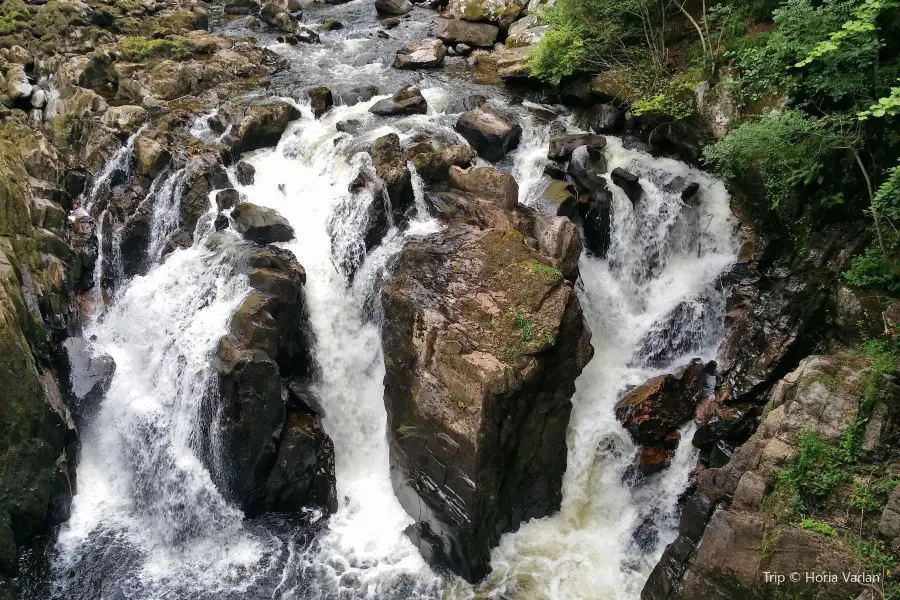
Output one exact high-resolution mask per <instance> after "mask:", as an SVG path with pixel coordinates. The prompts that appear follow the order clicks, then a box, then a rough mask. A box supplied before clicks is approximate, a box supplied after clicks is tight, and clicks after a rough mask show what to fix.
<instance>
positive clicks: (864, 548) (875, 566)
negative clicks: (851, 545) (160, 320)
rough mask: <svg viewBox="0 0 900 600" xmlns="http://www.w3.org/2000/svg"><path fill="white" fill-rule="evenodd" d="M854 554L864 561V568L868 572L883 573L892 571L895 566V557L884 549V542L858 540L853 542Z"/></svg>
mask: <svg viewBox="0 0 900 600" xmlns="http://www.w3.org/2000/svg"><path fill="white" fill-rule="evenodd" d="M855 550H856V554H857V555H858V556H859V557H860V558H862V559H863V560H864V561H865V563H866V570H868V571H869V572H870V573H884V572H885V571H892V570H894V569H895V568H896V566H897V559H896V558H894V557H893V556H892V555H890V554H888V553H887V552H885V551H884V544H883V543H880V542H866V541H858V542H856V544H855Z"/></svg>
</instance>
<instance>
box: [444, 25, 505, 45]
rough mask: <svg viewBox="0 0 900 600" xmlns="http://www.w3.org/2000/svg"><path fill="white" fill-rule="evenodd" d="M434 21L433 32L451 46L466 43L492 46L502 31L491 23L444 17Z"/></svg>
mask: <svg viewBox="0 0 900 600" xmlns="http://www.w3.org/2000/svg"><path fill="white" fill-rule="evenodd" d="M434 22H435V26H434V29H433V31H432V34H433V35H434V36H435V37H437V38H439V39H440V40H441V41H442V42H444V43H445V44H448V45H450V46H455V45H456V44H465V45H466V46H467V47H470V46H475V47H478V48H492V47H493V46H494V42H496V41H497V36H498V35H499V33H500V28H499V27H497V26H496V25H491V24H490V23H472V22H470V21H463V20H462V19H443V18H437V19H435V20H434Z"/></svg>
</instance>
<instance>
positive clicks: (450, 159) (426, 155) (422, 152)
mask: <svg viewBox="0 0 900 600" xmlns="http://www.w3.org/2000/svg"><path fill="white" fill-rule="evenodd" d="M438 146H439V144H435V143H434V142H432V141H424V142H419V143H418V144H415V145H414V146H411V147H410V148H408V149H407V151H406V154H407V157H408V158H409V160H410V161H411V162H412V163H413V166H414V167H415V168H416V172H417V173H418V174H419V176H420V177H422V179H423V181H428V182H434V181H446V180H447V178H448V177H449V174H450V167H453V166H456V167H462V168H465V167H468V166H469V165H470V164H471V163H472V161H473V160H474V159H475V151H474V150H472V149H471V148H469V147H468V146H463V145H460V144H451V145H449V146H444V147H442V148H441V147H438Z"/></svg>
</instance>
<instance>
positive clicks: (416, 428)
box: [382, 219, 592, 582]
mask: <svg viewBox="0 0 900 600" xmlns="http://www.w3.org/2000/svg"><path fill="white" fill-rule="evenodd" d="M562 221H566V220H565V219H562ZM566 222H567V221H566ZM568 225H569V226H570V227H572V230H575V228H574V226H572V225H571V223H569V224H568ZM575 233H576V239H577V231H576V232H575ZM547 260H548V259H547V258H546V257H544V256H543V255H542V254H540V253H539V252H537V251H535V250H532V249H531V248H529V246H527V245H526V244H525V243H524V239H523V237H522V235H521V234H519V233H518V232H514V231H505V230H499V229H487V230H479V229H476V228H473V227H471V226H467V225H456V226H452V227H451V228H450V229H448V230H445V231H444V232H443V234H442V235H441V236H427V237H422V238H411V239H410V240H409V241H408V242H407V244H406V245H405V247H404V249H403V250H402V251H401V252H400V255H399V256H398V258H397V264H396V266H395V269H394V272H393V274H392V277H391V279H390V281H389V282H388V283H387V285H385V286H384V288H383V289H384V292H383V294H382V301H383V304H384V313H385V315H386V321H385V324H384V327H383V329H382V344H383V347H384V360H385V367H386V374H385V406H386V408H387V415H388V435H389V439H390V456H391V466H392V468H391V475H392V477H391V478H392V482H393V485H394V490H395V492H396V494H397V497H398V499H399V500H400V503H401V505H403V507H404V508H405V509H406V510H407V512H409V513H410V515H412V517H413V519H414V521H415V523H414V524H413V525H412V526H411V527H410V528H409V529H408V530H407V534H408V535H409V536H410V538H411V539H412V540H413V542H414V543H415V544H416V545H417V547H418V548H419V551H420V552H421V553H422V556H423V557H424V558H425V559H426V560H427V561H428V562H429V563H432V564H439V565H442V566H445V567H447V568H449V569H450V570H452V571H453V572H455V573H457V574H459V575H460V576H462V577H463V578H465V579H467V580H468V581H473V582H474V581H478V580H480V579H482V578H483V577H484V576H485V575H486V574H487V572H488V571H489V569H490V566H489V562H490V550H491V548H492V547H493V546H495V545H496V544H497V542H498V541H499V539H500V535H501V534H502V533H504V532H506V531H512V530H515V529H517V528H518V526H519V524H520V523H522V522H523V521H525V520H528V519H531V518H539V517H542V516H545V515H547V514H550V513H552V512H554V511H556V510H558V508H559V504H560V500H561V484H562V474H563V473H564V472H565V462H566V443H565V431H566V428H567V424H568V418H569V412H570V410H571V403H570V401H569V399H570V397H571V395H572V393H573V392H574V381H575V378H576V377H577V376H578V373H580V372H581V369H582V368H583V367H584V365H585V364H587V362H588V360H589V359H590V356H591V354H592V350H591V346H590V332H589V331H588V329H587V326H586V325H585V323H584V318H583V316H582V313H581V309H580V306H579V304H578V300H577V298H576V297H575V295H574V293H573V292H572V288H571V284H570V283H569V282H568V281H566V280H565V279H564V278H562V277H553V276H549V275H547V274H545V273H543V272H541V271H539V270H533V269H531V268H530V267H529V266H528V265H532V264H538V263H540V264H545V265H546V264H547ZM501 297H502V298H503V299H504V300H503V301H502V305H501V304H498V305H497V306H493V303H495V302H500V301H499V300H498V299H499V298H501ZM473 298H483V299H484V300H481V301H479V302H480V303H479V302H470V301H466V299H473ZM504 307H506V308H504ZM513 307H515V308H513ZM516 311H518V312H519V313H521V314H527V315H528V317H527V318H529V319H530V323H531V324H532V327H533V336H531V337H530V340H526V339H524V338H523V337H522V334H521V332H520V331H519V330H518V329H517V328H516V327H515V325H514V323H513V322H512V321H510V320H509V319H514V316H512V317H510V316H506V317H504V316H503V315H515V314H516ZM489 315H495V316H494V317H490V316H489ZM549 331H556V332H557V333H556V335H555V341H554V343H553V344H551V343H550V342H549V341H548V340H549V338H548V337H547V336H546V335H545V332H549Z"/></svg>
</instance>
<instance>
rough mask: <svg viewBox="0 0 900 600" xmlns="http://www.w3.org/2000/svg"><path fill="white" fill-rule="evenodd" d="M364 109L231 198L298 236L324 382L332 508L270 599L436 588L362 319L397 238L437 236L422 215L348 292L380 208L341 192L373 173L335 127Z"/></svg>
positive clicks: (296, 134)
mask: <svg viewBox="0 0 900 600" xmlns="http://www.w3.org/2000/svg"><path fill="white" fill-rule="evenodd" d="M369 104H371V103H369ZM367 107H368V104H361V105H357V106H355V107H341V108H338V109H335V110H333V111H331V112H330V113H329V114H328V115H327V116H326V117H324V118H323V119H322V120H320V121H316V120H313V119H312V118H310V116H308V115H307V116H306V117H305V118H304V119H303V120H302V121H301V122H299V123H297V124H296V125H295V126H294V127H295V129H294V131H293V132H292V133H291V134H289V135H288V136H286V138H285V139H283V140H282V143H281V144H280V146H279V147H278V148H277V149H276V150H275V151H270V152H265V153H262V154H259V155H257V156H256V157H254V158H253V159H251V161H250V162H251V163H252V164H253V165H254V167H255V168H256V178H255V181H256V183H255V184H254V185H252V186H246V187H240V188H239V189H240V191H241V192H242V193H245V194H246V195H247V197H248V200H249V201H250V202H254V203H258V204H260V205H264V206H269V207H272V208H275V209H277V210H278V211H279V212H280V213H281V214H282V215H284V216H285V217H286V218H287V219H288V220H289V221H290V222H291V224H292V225H293V226H294V227H295V229H296V239H295V240H294V241H291V242H288V243H287V244H285V246H286V247H287V248H289V249H290V250H292V251H293V252H294V253H295V254H296V255H297V258H298V259H299V261H300V263H301V264H302V265H303V266H304V268H305V269H306V273H307V283H306V288H305V289H306V296H307V304H308V308H309V315H310V322H311V325H312V328H313V331H314V333H315V337H316V340H317V343H316V348H315V354H316V359H317V361H318V365H319V369H320V372H321V378H320V381H319V382H318V384H317V386H316V391H317V394H318V396H319V398H320V400H321V402H322V405H323V407H324V408H325V412H326V414H327V417H326V418H325V419H324V421H323V424H324V426H325V430H326V432H327V433H328V435H329V436H330V437H331V439H332V440H333V442H334V445H335V456H336V475H337V485H338V489H337V492H338V499H339V502H340V506H339V509H338V512H337V514H335V515H333V516H332V517H331V519H330V521H329V524H328V529H327V531H326V532H324V534H323V535H322V537H321V538H320V539H319V540H317V541H316V543H315V544H314V545H313V546H312V547H310V548H305V549H295V551H294V553H293V554H292V558H291V560H290V561H289V562H288V564H287V565H286V567H285V574H284V582H283V584H282V585H281V586H280V587H279V589H278V594H277V596H276V597H277V598H284V599H285V600H287V599H290V598H300V597H310V598H320V597H321V598H331V597H338V596H339V594H340V593H341V592H340V590H341V589H344V590H345V592H344V593H345V594H347V593H350V594H351V596H349V597H359V598H368V597H371V598H380V597H385V596H386V595H387V594H388V593H389V592H391V590H394V589H396V588H397V587H398V586H399V585H400V584H401V583H402V582H403V581H404V580H408V579H409V578H411V577H415V578H416V579H419V580H420V584H421V583H422V582H421V579H422V578H427V579H429V581H427V582H425V583H424V585H420V587H426V588H427V587H434V586H436V585H437V584H438V582H439V579H438V578H437V577H435V576H433V575H431V574H430V572H429V570H428V568H427V567H426V566H425V565H424V562H423V561H422V559H421V558H420V557H419V555H418V552H417V550H416V549H415V548H414V547H413V545H412V544H411V543H410V542H409V541H408V540H407V539H406V538H405V537H404V535H403V529H404V528H405V527H406V525H408V524H409V523H410V522H411V520H410V518H409V517H408V516H407V515H406V513H405V512H404V511H403V509H402V508H401V507H400V505H399V503H398V502H397V500H396V499H395V497H394V494H393V490H392V488H391V483H390V479H389V477H388V449H387V439H386V417H385V412H384V399H383V384H382V379H383V377H384V365H383V359H382V354H381V337H380V333H379V325H378V323H377V322H373V321H370V320H367V318H366V317H367V315H366V305H367V303H368V301H369V300H370V298H369V295H371V294H372V293H373V292H377V290H374V289H373V286H374V285H376V283H375V282H376V281H377V280H378V276H379V272H380V271H381V270H382V269H383V268H384V264H385V261H386V260H388V259H389V257H390V256H391V255H393V254H394V253H395V252H396V251H397V250H399V248H400V247H401V245H402V243H403V239H404V236H405V235H411V234H413V233H422V232H427V231H434V230H436V228H437V226H436V224H435V223H434V221H433V220H431V219H428V218H427V217H426V216H425V215H419V217H418V218H417V219H416V220H415V221H414V225H413V226H412V227H411V228H410V230H409V231H407V232H406V233H405V234H400V233H399V232H397V231H396V229H392V230H391V231H390V232H389V233H388V235H387V238H386V240H385V242H384V243H383V244H382V245H381V246H380V247H379V248H378V249H377V250H375V251H374V252H373V253H372V254H370V256H369V257H368V258H367V259H366V261H365V263H363V264H362V266H361V268H360V270H359V271H358V272H357V273H356V274H355V277H354V285H353V286H352V287H351V286H350V284H349V283H348V278H347V276H346V274H345V273H344V272H343V270H342V269H341V268H340V265H341V263H342V262H344V260H343V259H346V258H348V257H350V259H353V258H354V257H356V256H357V255H358V252H359V248H360V244H361V241H360V238H361V235H362V229H361V228H362V226H363V225H364V224H365V219H364V218H362V221H360V218H361V217H364V215H365V209H366V206H367V205H368V203H369V202H381V201H382V198H381V197H380V195H381V194H380V190H377V189H368V190H366V191H364V192H360V193H357V194H348V192H347V186H348V184H349V183H350V181H351V180H352V179H353V178H354V176H355V175H356V173H357V172H359V170H361V169H371V166H370V161H369V159H368V157H367V156H366V155H357V156H356V157H355V158H354V159H353V160H351V161H348V160H347V159H346V158H345V152H346V149H347V145H348V143H349V142H350V141H351V140H350V138H349V137H348V136H342V135H341V134H339V133H338V132H337V131H336V130H335V128H334V126H335V124H336V123H337V122H338V121H340V120H342V119H348V118H359V119H364V118H369V117H370V115H368V113H367V112H366V109H367ZM304 112H305V113H306V112H308V109H306V108H305V107H304ZM387 131H389V130H386V129H381V130H378V131H377V132H376V133H373V134H372V135H370V136H369V137H371V139H374V138H375V137H377V135H381V134H384V133H387ZM335 140H338V141H337V143H335ZM329 232H330V234H331V235H329ZM332 239H334V240H335V242H333V241H332ZM336 265H337V266H336Z"/></svg>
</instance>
